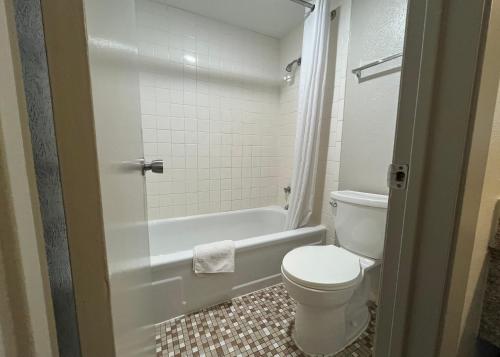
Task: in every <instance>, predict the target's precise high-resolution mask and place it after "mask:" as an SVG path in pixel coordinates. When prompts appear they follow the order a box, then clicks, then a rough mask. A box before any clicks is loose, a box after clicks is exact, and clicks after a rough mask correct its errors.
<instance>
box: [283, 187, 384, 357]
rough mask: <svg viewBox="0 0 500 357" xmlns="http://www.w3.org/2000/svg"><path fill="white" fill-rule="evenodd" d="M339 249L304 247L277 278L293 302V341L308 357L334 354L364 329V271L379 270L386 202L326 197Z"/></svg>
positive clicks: (360, 196) (367, 196) (363, 196)
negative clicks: (280, 276)
mask: <svg viewBox="0 0 500 357" xmlns="http://www.w3.org/2000/svg"><path fill="white" fill-rule="evenodd" d="M331 203H332V206H333V209H334V216H335V222H334V223H335V231H336V235H337V240H338V243H339V245H340V247H337V246H333V245H325V246H306V247H300V248H296V249H294V250H292V251H290V252H289V253H288V254H286V255H285V257H284V258H283V263H282V265H281V275H282V277H283V282H284V284H285V287H286V289H287V291H288V293H289V294H290V296H291V297H292V298H293V299H294V300H295V301H296V302H297V307H296V311H295V326H294V329H293V335H292V337H293V339H294V341H295V343H296V345H297V346H298V347H299V348H300V349H301V350H302V351H303V352H304V353H306V354H308V355H323V356H325V355H326V356H330V355H334V354H335V353H337V352H339V351H340V350H342V349H343V348H345V347H346V346H347V345H349V344H350V343H351V342H352V341H353V340H355V339H356V338H358V337H359V335H360V334H361V333H362V332H363V331H364V330H365V329H366V327H367V326H368V323H369V321H370V314H369V311H368V307H367V302H368V299H369V292H370V291H369V290H370V281H369V278H368V277H367V275H368V272H369V270H371V269H373V268H375V267H377V266H379V265H380V262H381V259H382V254H383V248H384V236H385V222H386V212H387V196H385V195H376V194H371V193H364V192H354V191H336V192H332V193H331Z"/></svg>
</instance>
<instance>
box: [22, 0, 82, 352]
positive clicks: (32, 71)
mask: <svg viewBox="0 0 500 357" xmlns="http://www.w3.org/2000/svg"><path fill="white" fill-rule="evenodd" d="M14 4H15V11H16V14H15V18H16V26H17V32H18V34H17V35H18V41H19V49H20V54H21V63H22V70H23V80H24V90H25V94H26V102H27V107H28V115H29V127H30V131H31V141H32V146H33V158H34V161H35V172H36V176H37V187H38V195H39V199H40V206H41V212H42V220H43V229H44V237H45V245H46V254H47V263H48V269H49V278H50V288H51V291H52V299H53V303H54V313H55V320H56V328H57V340H58V346H59V353H60V356H61V357H66V356H68V357H78V356H80V341H79V335H78V324H77V316H76V309H75V297H74V291H73V282H72V277H71V265H70V257H69V250H68V241H67V234H66V220H65V216H64V205H63V196H62V190H61V181H60V176H59V161H58V156H57V146H56V138H55V133H54V120H53V113H52V100H51V92H50V84H49V74H48V66H47V57H46V52H45V40H44V34H43V22H42V13H41V7H40V1H39V0H15V1H14Z"/></svg>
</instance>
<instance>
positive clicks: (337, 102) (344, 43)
mask: <svg viewBox="0 0 500 357" xmlns="http://www.w3.org/2000/svg"><path fill="white" fill-rule="evenodd" d="M331 9H332V10H334V9H337V16H338V20H339V24H338V36H337V58H336V61H335V86H334V90H333V105H332V111H331V118H330V135H329V141H328V156H327V162H326V175H325V187H324V192H323V207H322V210H321V224H323V225H325V226H326V227H327V242H328V243H334V242H335V227H334V221H335V216H334V215H333V210H332V207H331V206H330V204H329V202H330V192H331V191H335V190H338V189H339V172H340V152H341V148H342V124H343V123H344V95H345V82H346V75H347V54H348V46H349V32H350V22H351V0H332V2H331Z"/></svg>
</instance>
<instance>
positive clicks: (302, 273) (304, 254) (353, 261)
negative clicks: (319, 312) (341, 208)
mask: <svg viewBox="0 0 500 357" xmlns="http://www.w3.org/2000/svg"><path fill="white" fill-rule="evenodd" d="M282 271H283V273H284V274H285V275H286V276H287V277H288V278H289V279H290V280H291V281H293V282H295V283H296V284H299V285H302V286H304V287H307V288H311V289H316V290H326V291H331V290H341V289H347V288H349V287H352V286H354V285H357V284H358V283H359V282H360V281H361V280H362V278H363V274H362V269H361V266H360V259H359V257H358V256H357V255H355V254H353V253H351V252H348V251H347V250H345V249H342V248H339V247H336V246H334V245H327V246H305V247H300V248H296V249H294V250H292V251H290V252H288V253H287V254H286V255H285V257H284V258H283V263H282Z"/></svg>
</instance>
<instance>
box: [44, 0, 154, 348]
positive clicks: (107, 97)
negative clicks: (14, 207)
mask: <svg viewBox="0 0 500 357" xmlns="http://www.w3.org/2000/svg"><path fill="white" fill-rule="evenodd" d="M42 8H43V14H44V20H45V21H44V23H45V26H44V30H45V37H46V44H47V56H48V62H49V69H50V73H51V87H52V92H53V106H54V117H55V122H56V133H57V140H58V148H59V151H60V153H61V155H60V160H61V177H62V182H63V195H64V198H65V209H66V213H67V214H66V216H67V221H68V222H67V223H68V231H69V234H68V236H69V238H68V240H69V246H70V254H71V261H72V273H73V275H74V276H76V278H75V279H74V285H75V292H76V305H77V315H78V325H79V333H80V341H81V349H82V355H83V356H112V355H116V356H120V357H122V356H124V357H126V356H153V355H154V348H155V341H154V336H155V333H154V326H153V318H152V317H153V316H152V306H153V305H152V300H151V272H150V251H149V236H148V226H147V216H146V198H145V180H144V176H143V175H142V170H141V165H140V164H139V160H140V159H141V158H142V157H143V146H142V132H141V119H140V110H139V78H138V70H137V66H136V61H137V46H136V44H135V42H134V41H135V28H136V27H135V2H134V1H133V0H106V1H100V0H84V1H79V0H75V1H50V0H47V1H45V0H42ZM83 138H85V140H84V139H83ZM91 188H93V189H91ZM101 210H102V212H101ZM79 225H80V226H79ZM90 226H91V227H93V229H92V230H88V229H87V227H90ZM85 229H87V231H86V233H85V234H81V233H80V232H81V231H82V230H85ZM100 234H102V239H101V240H100V241H96V242H95V244H94V243H92V245H91V242H92V241H93V239H94V238H95V237H96V236H99V235H100ZM99 242H100V244H99ZM103 252H104V253H105V256H104V263H105V268H106V270H105V271H98V272H97V271H93V270H92V267H93V266H94V265H97V264H96V262H97V261H98V259H99V257H100V254H102V253H103ZM96 280H97V281H99V282H101V283H104V285H101V287H100V288H95V287H94V288H93V289H90V288H87V287H88V285H89V282H91V281H96ZM101 293H103V294H104V296H103V298H102V299H100V300H99V301H92V298H93V296H94V295H99V294H101ZM89 301H91V303H90V302H89ZM99 309H101V310H99ZM99 311H102V312H99ZM107 314H110V315H111V316H110V319H111V323H110V324H111V325H112V326H110V324H108V323H106V318H105V316H106V315H107Z"/></svg>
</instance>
